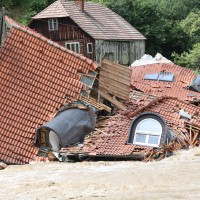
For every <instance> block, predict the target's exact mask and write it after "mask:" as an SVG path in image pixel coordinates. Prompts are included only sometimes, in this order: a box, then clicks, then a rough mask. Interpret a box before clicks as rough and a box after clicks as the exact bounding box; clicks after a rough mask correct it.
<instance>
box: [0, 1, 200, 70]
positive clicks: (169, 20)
mask: <svg viewBox="0 0 200 200" xmlns="http://www.w3.org/2000/svg"><path fill="white" fill-rule="evenodd" d="M54 1H55V0H1V2H2V3H1V4H2V6H4V7H5V8H6V10H7V13H8V15H10V16H11V17H12V18H14V19H15V20H17V21H20V22H21V23H24V24H27V23H28V22H29V21H30V19H31V17H32V16H34V15H35V14H37V13H38V12H39V11H41V10H42V9H44V8H45V7H47V6H48V5H49V4H51V3H52V2H54ZM90 1H93V2H98V3H101V4H104V5H106V6H107V7H109V8H110V9H112V10H113V11H114V12H116V13H118V14H119V15H121V16H122V17H123V18H125V19H126V20H127V21H128V22H129V23H130V24H132V25H133V26H134V27H135V28H136V29H138V30H139V31H140V32H141V33H142V34H143V35H144V36H145V37H146V38H147V41H146V53H148V54H151V55H152V56H154V55H155V54H156V53H157V52H160V53H161V54H163V55H164V56H165V57H167V58H169V59H171V60H172V61H174V62H175V63H176V64H179V65H181V66H185V67H189V68H192V69H195V70H196V71H199V69H200V1H199V0H176V1H174V0H90Z"/></svg>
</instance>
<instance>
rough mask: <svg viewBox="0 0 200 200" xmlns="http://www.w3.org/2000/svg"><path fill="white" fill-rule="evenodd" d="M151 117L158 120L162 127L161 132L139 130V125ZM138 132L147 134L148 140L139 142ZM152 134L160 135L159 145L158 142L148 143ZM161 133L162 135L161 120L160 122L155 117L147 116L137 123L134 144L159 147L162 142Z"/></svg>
mask: <svg viewBox="0 0 200 200" xmlns="http://www.w3.org/2000/svg"><path fill="white" fill-rule="evenodd" d="M150 119H151V120H154V121H156V122H157V123H158V124H159V125H160V129H161V132H160V133H157V132H151V131H148V132H146V131H138V130H137V127H138V126H139V125H140V124H141V123H142V122H144V121H147V120H150ZM137 134H141V135H146V140H145V142H144V143H143V142H137V141H136V135H137ZM150 135H153V136H159V139H158V144H157V145H156V144H151V143H148V141H149V136H150ZM161 135H162V126H161V124H160V122H159V121H158V120H155V119H152V118H146V119H143V120H142V121H140V122H139V123H138V124H137V126H136V129H135V135H134V140H133V144H137V145H144V146H152V147H158V146H159V144H160V139H161Z"/></svg>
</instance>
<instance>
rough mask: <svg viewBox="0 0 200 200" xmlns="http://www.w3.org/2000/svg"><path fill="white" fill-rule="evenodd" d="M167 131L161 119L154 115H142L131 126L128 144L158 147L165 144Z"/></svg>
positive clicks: (167, 135)
mask: <svg viewBox="0 0 200 200" xmlns="http://www.w3.org/2000/svg"><path fill="white" fill-rule="evenodd" d="M168 137H169V130H168V127H167V125H166V123H165V122H164V121H163V119H162V118H161V117H159V116H158V115H157V114H154V113H143V114H141V115H140V116H138V117H136V118H135V119H134V121H133V122H132V124H131V128H130V133H129V139H128V143H129V144H136V145H144V146H152V147H158V146H159V145H160V144H165V143H166V141H167V138H168Z"/></svg>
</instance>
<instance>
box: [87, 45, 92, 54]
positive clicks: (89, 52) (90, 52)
mask: <svg viewBox="0 0 200 200" xmlns="http://www.w3.org/2000/svg"><path fill="white" fill-rule="evenodd" d="M89 45H91V49H92V51H89V49H90V48H89ZM87 53H88V54H92V53H93V44H92V43H87Z"/></svg>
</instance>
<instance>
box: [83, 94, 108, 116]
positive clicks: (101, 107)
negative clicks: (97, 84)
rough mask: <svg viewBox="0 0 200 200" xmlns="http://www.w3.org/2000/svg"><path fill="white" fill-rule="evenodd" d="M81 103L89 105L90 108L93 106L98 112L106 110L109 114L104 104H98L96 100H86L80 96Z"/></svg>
mask: <svg viewBox="0 0 200 200" xmlns="http://www.w3.org/2000/svg"><path fill="white" fill-rule="evenodd" d="M81 99H82V101H84V102H86V103H88V104H90V105H91V106H94V107H95V108H98V109H99V110H106V111H107V112H111V108H110V107H108V106H106V105H105V104H102V103H98V102H97V101H96V99H93V98H92V97H89V98H86V97H84V96H82V98H81Z"/></svg>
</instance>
